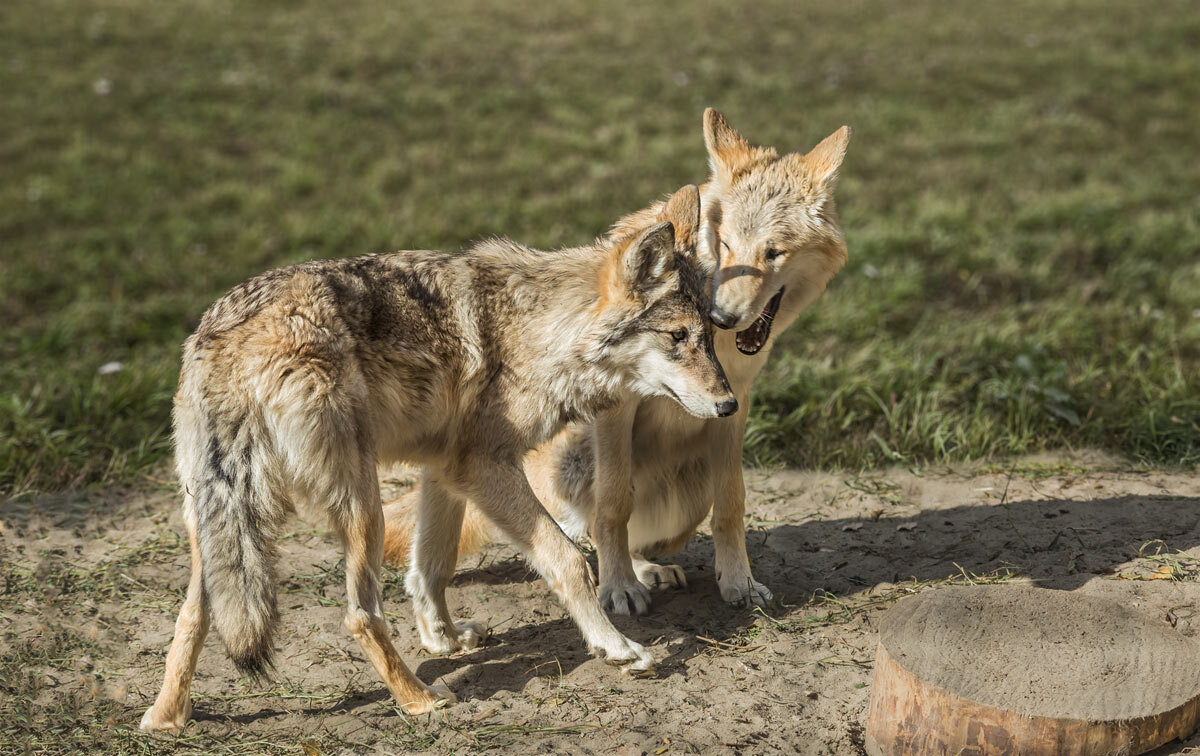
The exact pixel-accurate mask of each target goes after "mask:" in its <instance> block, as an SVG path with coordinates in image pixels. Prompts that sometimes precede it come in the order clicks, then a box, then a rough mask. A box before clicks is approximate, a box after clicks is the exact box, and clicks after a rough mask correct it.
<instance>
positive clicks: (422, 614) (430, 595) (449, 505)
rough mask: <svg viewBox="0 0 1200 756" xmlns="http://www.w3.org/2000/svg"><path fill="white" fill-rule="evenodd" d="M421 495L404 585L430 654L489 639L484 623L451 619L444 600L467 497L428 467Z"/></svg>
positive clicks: (455, 556)
mask: <svg viewBox="0 0 1200 756" xmlns="http://www.w3.org/2000/svg"><path fill="white" fill-rule="evenodd" d="M420 497H421V499H420V503H419V504H418V512H417V524H416V532H415V536H414V538H413V545H412V554H411V555H410V556H409V565H410V567H409V570H408V577H407V578H406V579H405V581H404V587H405V588H406V589H407V590H408V595H409V596H411V597H412V603H413V614H414V615H415V616H416V619H417V630H418V632H420V634H421V645H422V646H424V647H425V650H426V651H429V652H430V653H434V654H445V653H449V652H451V651H457V650H459V649H461V648H468V649H470V648H475V647H477V646H478V645H479V644H480V643H482V642H483V640H484V639H485V638H487V627H486V626H485V625H482V624H480V623H478V622H455V621H454V619H453V618H451V616H450V609H449V607H448V606H447V605H446V586H447V585H448V584H449V583H450V578H451V577H452V576H453V575H454V567H455V565H456V564H458V541H459V532H460V531H461V530H462V524H463V511H464V509H465V508H466V501H465V500H464V499H462V498H461V497H459V496H456V495H454V494H453V493H451V492H450V491H447V490H446V488H445V487H444V486H442V484H441V483H440V481H438V479H437V477H436V476H435V475H434V474H433V473H431V472H430V471H429V470H426V471H425V475H424V478H423V480H422V481H421V491H420Z"/></svg>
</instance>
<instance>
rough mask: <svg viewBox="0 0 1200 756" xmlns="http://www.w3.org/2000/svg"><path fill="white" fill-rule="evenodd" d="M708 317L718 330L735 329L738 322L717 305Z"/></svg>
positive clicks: (709, 312)
mask: <svg viewBox="0 0 1200 756" xmlns="http://www.w3.org/2000/svg"><path fill="white" fill-rule="evenodd" d="M708 317H709V319H710V320H712V322H713V325H715V326H717V327H718V328H733V324H734V323H736V322H737V317H735V316H733V315H730V314H729V313H727V312H725V311H724V310H722V309H721V308H720V307H717V306H716V305H713V308H712V309H711V310H709V311H708Z"/></svg>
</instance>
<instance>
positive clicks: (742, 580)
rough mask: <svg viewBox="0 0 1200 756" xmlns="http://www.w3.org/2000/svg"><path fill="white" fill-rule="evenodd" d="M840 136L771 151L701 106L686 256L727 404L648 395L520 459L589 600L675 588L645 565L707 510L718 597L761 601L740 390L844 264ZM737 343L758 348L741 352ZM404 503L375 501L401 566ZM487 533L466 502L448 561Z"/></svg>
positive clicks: (648, 213)
mask: <svg viewBox="0 0 1200 756" xmlns="http://www.w3.org/2000/svg"><path fill="white" fill-rule="evenodd" d="M849 137H850V130H849V128H848V127H845V126H843V127H842V128H841V129H839V130H837V131H836V132H834V133H833V134H832V135H830V136H829V137H827V138H826V139H825V140H823V141H822V142H821V143H820V144H818V145H817V146H816V147H815V148H813V149H812V150H811V151H810V152H808V153H807V154H800V153H793V154H787V155H784V156H782V157H780V156H779V155H778V153H777V152H776V151H775V150H774V149H772V148H770V147H756V146H754V145H751V144H750V143H749V142H748V141H747V140H746V139H745V138H744V137H742V136H741V135H740V134H738V133H737V132H736V131H734V130H733V129H732V128H731V127H730V126H729V125H728V123H727V122H726V121H725V118H724V117H723V116H722V115H721V114H720V113H718V112H717V111H715V110H712V109H709V110H708V111H706V112H705V114H704V140H705V144H706V146H707V148H708V154H709V162H710V165H711V168H712V177H711V180H710V181H709V183H707V184H705V185H704V186H702V187H701V207H702V217H703V224H702V228H701V234H700V252H701V258H702V259H703V260H704V261H706V263H707V265H708V274H709V275H710V276H711V277H712V285H713V319H714V320H718V319H720V320H721V321H722V322H721V323H720V324H721V325H722V326H724V327H725V328H727V329H728V330H722V331H719V332H718V333H717V335H716V339H715V345H716V350H717V356H718V358H719V359H720V361H721V364H722V365H723V366H724V368H725V372H726V375H727V376H728V377H729V382H730V385H731V387H732V388H733V390H734V393H735V394H736V395H737V398H738V403H739V406H740V408H741V409H740V410H739V412H738V413H737V414H736V416H734V417H731V418H725V419H720V420H702V419H697V418H694V417H689V416H687V415H685V414H683V413H682V412H680V411H679V410H678V409H677V408H676V407H675V406H673V405H672V404H670V403H669V402H664V401H662V400H660V399H655V398H647V399H636V400H633V401H630V402H628V403H626V404H624V405H621V406H619V407H615V408H613V409H612V410H610V411H609V412H606V413H604V414H603V415H601V416H600V417H599V418H598V419H597V420H596V421H595V422H592V423H586V424H576V425H573V426H571V427H568V428H567V429H565V430H563V431H562V432H561V433H560V434H558V436H557V437H555V438H554V439H552V440H551V441H549V442H547V443H545V444H543V445H542V446H541V447H539V448H538V449H537V450H536V451H535V452H533V453H531V454H530V455H529V456H528V457H527V458H526V460H525V470H526V473H527V475H528V476H529V480H530V483H531V484H532V485H533V487H534V490H535V491H536V492H537V494H538V497H539V498H540V499H541V501H542V503H543V504H544V505H545V506H546V508H547V509H548V510H549V511H550V512H551V513H552V514H553V515H554V517H555V518H556V519H557V520H558V522H559V523H560V524H561V525H562V527H563V529H564V530H565V531H566V532H567V534H568V535H570V536H572V537H573V538H579V537H582V536H584V535H585V534H587V533H589V532H590V534H591V537H592V539H593V540H594V541H595V543H596V548H597V553H598V557H599V564H600V596H601V600H602V602H603V603H604V604H605V605H606V606H607V607H608V608H609V609H611V610H613V611H615V612H617V613H620V614H627V613H631V612H632V613H638V614H641V613H644V612H645V611H646V610H647V609H648V607H649V604H650V594H649V589H650V588H654V587H670V586H681V585H684V584H685V580H684V575H683V571H682V570H681V569H680V568H679V567H677V566H675V565H659V564H655V563H653V562H650V561H649V560H650V559H653V558H656V557H660V556H664V555H668V554H672V553H675V552H678V551H679V550H681V549H682V548H683V547H684V546H685V545H686V544H687V542H688V541H689V540H690V538H691V536H692V534H693V533H694V532H695V530H696V528H697V526H699V524H700V523H701V522H703V520H704V518H705V517H706V516H708V514H709V512H710V511H711V512H712V530H713V541H714V544H715V551H716V560H715V561H716V575H717V583H718V587H719V589H720V592H721V596H722V597H723V598H724V599H725V600H726V601H728V602H730V603H732V604H735V605H745V604H749V603H754V604H758V605H760V606H761V605H765V604H766V603H767V602H768V601H770V600H771V598H772V594H771V591H770V590H769V589H768V588H767V587H766V586H764V585H763V584H762V583H759V582H758V581H756V580H755V579H754V577H753V575H752V574H751V571H750V561H749V559H748V558H747V555H746V539H745V524H744V514H745V487H744V485H743V482H742V439H743V435H744V431H745V424H746V413H747V411H748V409H749V404H750V401H749V400H750V389H751V387H752V385H753V383H754V379H755V377H756V376H757V375H758V373H759V371H760V370H762V367H763V365H764V364H765V363H766V361H767V356H768V355H769V353H770V350H771V346H772V344H773V343H774V339H775V337H776V336H777V335H778V334H779V333H781V332H782V331H783V330H785V329H786V328H787V327H788V326H790V325H791V324H792V322H793V321H795V319H796V318H797V317H798V316H799V315H800V313H801V312H802V311H803V310H804V309H805V308H806V307H808V306H809V305H810V304H812V302H813V301H815V300H816V299H817V297H819V296H820V294H821V293H822V292H823V291H824V290H825V287H826V285H827V284H828V283H829V281H830V280H831V279H832V278H833V276H834V275H836V274H837V272H838V271H839V270H840V269H841V268H842V266H843V265H845V262H846V260H847V250H846V243H845V239H844V237H843V235H842V231H841V228H840V226H839V225H838V220H837V214H836V210H835V205H834V198H833V190H834V187H835V185H836V183H837V172H838V168H839V167H840V165H841V163H842V159H843V157H844V156H845V152H846V146H847V144H848V142H849ZM661 208H662V204H661V203H658V204H655V205H652V206H651V207H649V208H646V209H645V210H641V211H639V212H637V213H633V214H632V215H629V216H627V217H626V218H623V219H622V220H620V221H618V222H617V224H616V225H615V226H614V228H613V231H612V233H613V234H614V235H617V236H619V235H622V234H625V233H628V232H629V231H630V230H631V229H633V228H637V227H638V226H639V225H643V224H645V223H646V222H647V221H648V220H649V219H651V218H653V217H654V216H655V214H657V213H658V212H660V211H661ZM780 292H782V296H781V297H780V298H779V299H778V300H777V309H776V310H775V311H774V312H771V311H770V310H769V309H768V307H769V305H770V303H771V301H772V299H773V298H774V297H775V296H776V294H778V293H780ZM739 332H741V334H742V335H740V336H739ZM755 334H757V335H758V337H759V339H758V340H756V339H755V338H753V337H754V335H755ZM764 334H765V335H764ZM739 339H740V340H741V342H739ZM759 341H761V343H759ZM747 342H754V343H747ZM739 343H742V345H743V346H749V347H753V346H758V347H759V348H758V350H757V351H756V352H755V353H754V354H745V353H744V352H743V350H742V349H739ZM416 497H417V494H414V493H409V494H407V495H406V496H404V497H401V498H400V499H397V500H396V501H394V502H392V503H390V504H388V505H387V506H385V507H384V513H385V517H386V518H387V522H388V524H387V536H386V550H387V552H386V558H387V559H388V560H389V561H390V562H392V563H401V562H403V561H405V559H406V558H407V555H408V544H409V541H410V540H411V529H410V527H409V526H408V525H407V518H408V517H409V515H408V514H407V513H408V512H409V511H411V509H412V508H413V506H414V502H415V501H416ZM499 537H500V536H499V534H498V533H497V532H496V530H495V529H494V528H493V527H492V526H491V525H490V523H489V522H488V521H487V518H486V517H485V516H484V515H483V514H482V513H480V512H479V511H478V510H476V509H475V508H473V507H472V508H468V510H467V514H466V521H465V524H464V528H463V531H462V541H461V542H460V544H459V553H461V554H466V553H469V552H470V551H473V550H476V549H478V548H480V547H481V546H483V545H485V544H487V543H489V542H491V541H493V540H497V539H498V538H499Z"/></svg>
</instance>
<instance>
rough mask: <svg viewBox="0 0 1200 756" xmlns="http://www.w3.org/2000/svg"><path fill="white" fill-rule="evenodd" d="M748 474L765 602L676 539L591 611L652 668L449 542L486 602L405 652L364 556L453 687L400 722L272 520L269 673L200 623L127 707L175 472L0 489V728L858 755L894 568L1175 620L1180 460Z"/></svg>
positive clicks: (331, 568)
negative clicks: (200, 639)
mask: <svg viewBox="0 0 1200 756" xmlns="http://www.w3.org/2000/svg"><path fill="white" fill-rule="evenodd" d="M390 485H391V487H392V488H402V487H403V480H400V481H395V480H393V481H392V482H391V483H390ZM747 485H748V489H749V490H748V494H749V495H748V507H749V510H750V514H749V517H748V526H749V528H750V530H749V551H750V554H751V557H752V559H753V562H754V572H755V575H756V577H757V578H758V579H760V580H761V581H762V582H764V583H766V584H767V585H768V586H769V587H770V588H772V590H774V591H775V592H776V594H777V596H780V597H781V598H782V601H781V602H780V603H779V604H778V605H777V606H775V607H773V608H772V609H771V610H769V611H768V612H765V613H763V612H759V611H750V610H746V609H734V608H731V607H729V606H726V605H725V604H724V603H723V602H722V601H721V600H720V597H719V596H718V594H717V590H716V585H715V582H714V580H713V575H712V542H711V539H710V538H708V537H707V536H703V535H702V536H699V537H697V538H696V539H694V540H693V542H692V543H691V545H690V546H689V547H688V549H687V551H686V552H684V553H683V554H681V555H680V556H679V558H678V560H677V561H678V563H679V564H681V565H682V566H683V567H684V569H685V571H686V574H687V578H688V582H689V587H688V588H687V589H685V590H679V591H671V592H666V593H660V594H656V596H655V602H654V606H653V609H652V612H651V614H650V615H649V616H647V617H643V618H637V619H631V618H617V620H616V623H617V625H618V627H620V628H621V629H622V630H623V631H624V632H626V633H627V634H628V635H629V636H630V637H632V638H634V639H636V640H638V641H640V642H642V643H645V644H647V645H648V646H650V647H651V648H652V650H653V653H654V654H655V655H656V657H657V658H658V659H660V660H661V662H660V665H659V671H658V676H657V678H653V679H648V680H634V679H629V678H626V677H623V676H622V675H621V674H620V673H619V672H617V671H616V670H614V669H612V668H610V667H608V666H606V665H604V664H603V663H602V662H600V661H597V660H595V659H591V658H589V656H588V654H587V653H586V651H585V649H584V647H583V644H582V641H581V639H580V636H579V634H578V632H577V631H576V630H575V628H574V627H573V626H572V624H571V623H570V621H569V620H568V619H567V618H566V615H565V613H564V612H563V611H562V610H561V609H560V608H559V606H558V605H557V604H556V603H555V601H554V600H553V599H552V598H551V596H550V594H549V593H548V591H547V589H546V586H545V584H544V583H543V582H542V581H541V580H538V579H536V576H534V575H533V574H531V573H530V571H529V570H528V569H527V568H526V566H525V565H524V563H523V562H522V561H520V559H518V558H517V557H516V556H515V554H514V553H513V552H512V551H511V550H509V549H507V548H506V547H496V548H493V549H491V550H489V551H487V552H485V553H484V554H482V555H476V556H475V557H472V558H469V559H468V560H465V562H464V564H463V565H461V567H462V569H461V571H460V573H459V574H458V576H457V577H456V578H455V580H454V583H453V585H452V587H451V589H450V603H451V606H452V607H453V608H454V610H455V612H456V613H457V614H458V616H461V617H464V618H468V617H469V618H474V619H477V620H484V621H486V622H487V623H488V624H489V625H490V626H491V628H492V632H493V637H492V639H491V640H490V642H489V643H488V644H487V645H486V646H484V647H482V648H480V649H477V650H475V651H472V652H466V653H461V654H458V655H454V656H451V657H445V658H436V657H430V656H428V655H425V654H423V653H422V652H420V651H419V643H418V640H417V635H416V630H415V627H414V626H413V623H412V617H411V613H410V611H409V607H408V606H407V600H406V598H405V596H404V594H403V590H402V575H401V573H398V572H389V575H388V581H387V589H386V599H387V600H388V602H389V610H390V616H391V619H392V629H393V637H394V639H395V642H396V645H397V647H398V648H399V649H400V651H401V654H403V655H405V657H406V659H408V660H409V662H410V664H411V666H413V667H414V668H415V670H416V672H417V674H418V675H419V676H420V677H421V678H422V679H424V680H426V681H431V680H435V679H437V680H441V681H442V682H444V683H445V684H447V685H448V686H449V687H450V688H451V689H452V690H453V691H455V693H456V694H457V695H458V697H459V698H460V701H461V702H460V703H459V704H457V705H455V706H453V707H451V708H449V709H447V710H445V711H444V712H441V713H439V714H438V715H435V716H433V717H422V718H416V719H408V720H405V719H403V718H401V717H399V716H398V715H397V714H396V710H395V709H394V708H393V707H392V706H391V704H390V701H389V698H388V696H387V693H386V690H385V689H384V688H383V685H382V683H381V682H380V681H379V680H378V679H377V678H376V676H375V674H374V673H373V671H372V670H371V669H370V667H369V666H368V664H367V662H366V661H365V660H364V658H363V656H362V653H361V652H360V650H359V649H358V647H357V646H356V645H355V643H354V642H353V640H352V639H351V638H350V637H349V636H348V635H347V634H346V633H345V632H344V631H343V629H342V624H341V621H342V602H343V599H344V595H345V594H344V585H343V579H344V578H343V573H342V570H341V566H340V563H339V554H338V551H337V549H336V547H335V546H334V544H333V543H332V541H331V539H330V538H329V537H328V535H327V534H326V533H325V532H324V531H323V530H322V529H320V528H313V527H311V526H308V525H305V524H302V523H296V525H295V529H294V530H293V531H291V532H290V533H289V534H288V535H287V537H286V538H285V539H284V542H283V551H284V556H283V561H282V564H281V570H280V571H281V575H282V576H283V589H282V591H283V592H282V594H281V607H282V610H283V627H282V631H281V632H280V633H279V654H278V656H277V659H276V666H277V671H276V674H275V678H274V680H273V681H272V682H270V683H254V682H252V681H250V680H247V679H239V677H238V676H237V674H236V673H235V672H234V669H233V667H232V665H231V664H230V663H229V662H228V661H227V660H226V659H225V657H224V654H223V652H222V650H221V647H220V643H219V641H217V640H216V639H215V638H211V637H210V639H209V641H208V644H207V645H206V648H205V651H204V654H203V656H202V657H201V661H200V670H199V673H198V675H197V678H196V682H195V686H194V693H195V694H196V695H195V713H194V717H195V721H194V722H193V723H192V724H191V725H189V727H188V729H187V730H186V731H185V733H184V737H183V738H182V739H178V740H176V739H157V740H149V739H147V738H143V737H142V736H140V735H138V734H136V733H135V732H134V730H133V728H135V727H136V723H137V721H138V719H139V717H140V715H141V712H142V710H143V709H144V708H145V707H146V706H147V705H148V704H149V702H150V701H151V699H152V697H153V695H154V693H155V692H156V690H157V684H158V682H159V676H160V674H161V672H162V664H163V656H164V652H165V650H166V647H167V645H168V643H169V642H170V639H171V634H172V625H173V621H174V617H175V612H176V610H177V609H178V606H179V602H180V600H181V598H182V587H183V586H184V584H185V583H186V580H187V572H188V567H187V556H186V551H185V548H184V546H185V544H184V543H183V542H182V540H181V534H182V532H183V528H182V524H181V521H180V518H179V513H178V505H177V500H176V496H175V495H174V493H173V492H172V491H171V490H170V488H169V486H167V485H165V484H164V486H163V487H162V489H161V490H160V491H157V492H147V491H144V490H142V491H138V492H133V493H128V494H123V495H115V494H112V493H108V494H92V495H87V496H83V495H80V496H59V497H53V498H44V499H34V500H25V501H18V502H9V503H8V504H5V505H4V508H3V509H2V510H0V520H3V525H2V529H0V533H2V535H0V559H2V560H3V562H2V571H0V581H2V582H0V590H2V591H3V593H0V596H3V603H2V604H0V638H2V640H0V658H3V659H4V660H5V664H4V665H3V666H0V675H4V676H6V677H0V686H3V687H2V688H0V690H2V691H4V692H5V693H6V694H7V697H8V700H7V701H5V700H4V699H3V698H0V712H4V711H9V712H10V714H11V712H12V711H14V708H13V707H14V706H16V707H17V708H16V709H15V710H20V707H19V706H17V705H16V704H14V703H13V702H14V700H15V699H16V698H19V697H20V696H21V695H26V696H28V697H30V700H31V701H33V704H34V707H33V708H32V709H31V710H27V711H32V712H33V713H32V714H31V715H29V716H30V717H32V724H30V725H29V726H28V727H26V728H25V729H23V730H22V729H21V728H20V727H19V726H17V727H14V726H11V725H10V726H9V729H8V730H6V731H5V732H6V733H7V734H6V737H9V738H19V737H24V738H25V739H26V743H27V745H28V747H29V748H30V749H31V750H34V751H36V750H61V749H57V748H56V747H55V743H57V744H59V745H63V744H65V741H61V740H60V741H53V742H51V741H48V740H47V739H46V738H45V737H44V736H41V735H40V733H42V732H44V731H45V730H47V729H54V728H55V727H56V725H58V724H59V723H57V722H55V716H57V715H60V714H61V715H62V716H67V715H68V714H69V716H71V717H74V720H73V722H74V724H69V723H68V725H64V726H63V727H62V728H60V729H62V731H63V732H65V733H68V734H70V733H72V732H73V733H75V734H74V735H71V737H75V738H78V739H81V740H80V742H83V740H84V739H85V738H84V735H83V734H80V733H86V731H87V729H88V728H89V727H90V728H95V727H105V728H109V729H112V730H114V731H117V732H119V733H123V734H122V735H121V737H122V738H123V739H119V740H118V741H113V742H112V743H110V744H109V745H110V746H111V747H113V748H114V749H115V748H117V746H118V745H119V746H120V747H121V748H124V749H127V750H128V749H133V747H134V746H137V747H138V748H140V749H142V750H147V749H149V750H159V749H161V750H164V751H187V750H202V751H204V752H211V751H214V750H218V749H219V748H220V749H226V750H228V751H230V752H250V751H270V752H284V753H286V752H290V753H308V754H312V753H339V752H368V753H373V752H397V751H400V750H402V749H412V750H421V749H428V750H432V751H435V752H442V751H447V752H448V751H455V752H466V751H477V750H488V749H502V750H504V751H505V752H511V753H564V752H573V753H574V752H579V753H613V752H617V753H621V754H640V753H647V754H662V753H700V752H703V753H734V752H743V753H812V754H857V753H861V752H862V751H861V743H862V732H863V727H864V725H865V716H866V710H867V703H868V699H869V696H870V682H871V665H872V660H873V656H874V651H875V645H876V642H877V635H876V629H875V628H876V626H877V621H878V618H879V616H880V613H881V612H883V611H886V609H887V608H888V607H889V606H890V605H891V604H892V603H893V602H894V601H895V600H896V599H898V598H900V597H902V596H904V595H907V594H910V593H912V592H914V591H920V590H934V589H936V587H937V585H939V584H942V583H945V582H955V583H966V582H971V581H975V582H988V581H996V580H1009V581H1032V582H1033V583H1035V584H1037V585H1039V586H1044V587H1047V588H1052V589H1056V590H1079V591H1085V592H1088V593H1092V594H1097V595H1104V596H1110V597H1113V598H1116V599H1119V600H1120V601H1122V602H1123V603H1124V604H1126V605H1127V606H1130V607H1135V608H1137V609H1139V610H1142V611H1145V612H1147V613H1149V614H1150V615H1152V616H1154V617H1156V618H1159V619H1162V620H1163V621H1167V622H1170V623H1172V624H1173V625H1175V626H1176V627H1177V629H1178V630H1179V631H1180V632H1182V633H1183V634H1184V635H1187V636H1192V637H1194V636H1196V635H1197V634H1200V618H1198V617H1197V607H1198V606H1200V583H1198V582H1197V581H1198V580H1200V506H1198V505H1200V477H1197V476H1195V475H1184V474H1176V473H1164V472H1154V471H1149V472H1146V471H1137V470H1133V469H1130V468H1129V467H1128V466H1123V465H1121V464H1119V463H1117V462H1115V461H1113V460H1109V459H1105V458H1102V457H1099V456H1097V455H1091V454H1077V455H1073V456H1069V457H1067V456H1058V457H1054V458H1038V459H1026V460H1021V461H1019V462H1017V463H1014V464H1012V465H1008V464H1006V465H1004V466H998V467H995V468H976V469H973V470H933V469H925V470H922V471H920V472H913V471H907V470H891V471H886V472H877V473H870V474H866V475H862V476H852V475H842V474H823V473H822V474H818V473H807V472H798V471H792V470H780V471H748V473H747ZM1155 541H1161V542H1159V543H1151V542H1155ZM1148 543H1149V545H1148V546H1147V545H1146V544H1148ZM1139 551H1140V556H1139ZM18 670H19V671H18ZM19 674H23V675H25V677H28V681H26V682H27V683H28V684H26V683H20V684H18V682H19V681H15V678H16V677H17V676H18V675H19ZM22 679H24V678H22ZM65 700H70V701H74V702H76V704H77V705H75V706H72V707H63V706H62V705H61V702H62V701H65ZM5 706H8V707H9V708H8V709H5V708H4V707H5ZM63 711H67V712H68V714H62V712H63ZM39 712H40V713H39ZM54 712H58V713H59V714H55V713H54ZM39 717H40V719H39ZM96 717H102V719H101V720H97V719H96ZM4 727H5V725H3V724H0V730H3V728H4ZM72 727H73V728H75V729H72ZM79 728H82V730H81V729H79ZM3 742H10V741H3ZM11 742H16V741H11ZM0 745H2V742H0ZM0 750H4V748H3V747H0ZM1190 752H1198V753H1200V738H1194V739H1193V740H1191V741H1189V742H1188V743H1176V744H1173V745H1171V746H1169V747H1167V748H1166V749H1163V750H1161V751H1159V752H1158V753H1159V754H1167V753H1190Z"/></svg>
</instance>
